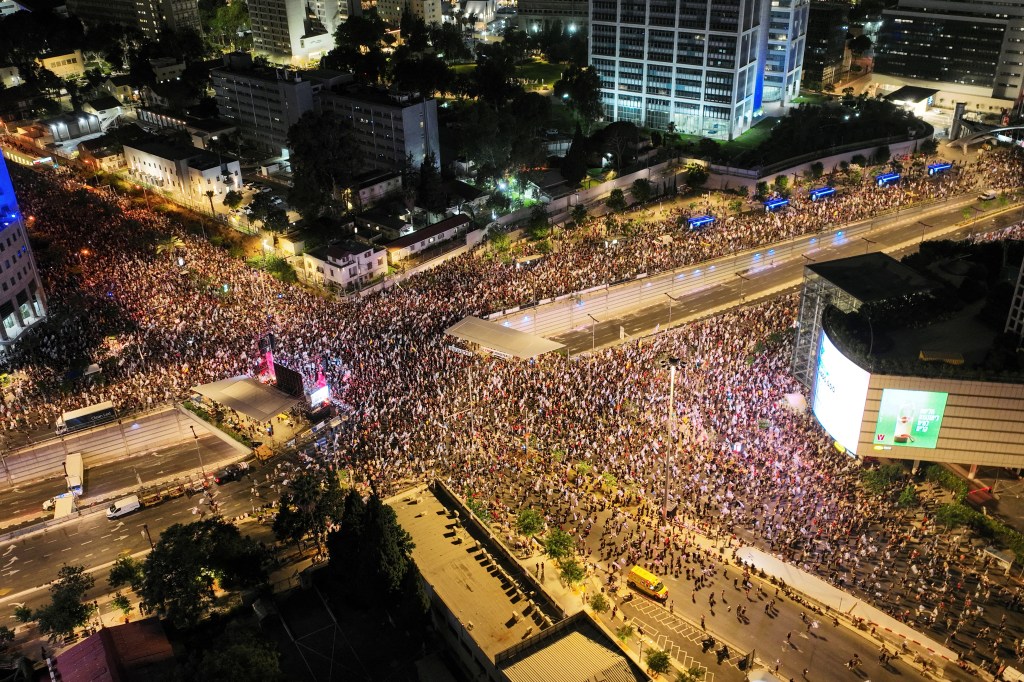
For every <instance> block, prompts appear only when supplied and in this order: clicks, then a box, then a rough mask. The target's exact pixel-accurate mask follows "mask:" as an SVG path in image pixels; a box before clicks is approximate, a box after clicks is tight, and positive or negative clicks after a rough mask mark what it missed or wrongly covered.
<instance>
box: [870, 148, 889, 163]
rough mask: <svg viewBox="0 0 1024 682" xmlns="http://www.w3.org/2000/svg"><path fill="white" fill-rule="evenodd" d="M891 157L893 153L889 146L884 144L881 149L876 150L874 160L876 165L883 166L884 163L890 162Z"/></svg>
mask: <svg viewBox="0 0 1024 682" xmlns="http://www.w3.org/2000/svg"><path fill="white" fill-rule="evenodd" d="M890 156H892V152H890V151H889V145H887V144H883V145H882V146H881V147H879V148H878V149H876V150H875V154H874V157H873V159H872V160H873V161H874V162H875V163H876V164H879V165H881V164H883V163H886V162H887V161H888V160H889V157H890Z"/></svg>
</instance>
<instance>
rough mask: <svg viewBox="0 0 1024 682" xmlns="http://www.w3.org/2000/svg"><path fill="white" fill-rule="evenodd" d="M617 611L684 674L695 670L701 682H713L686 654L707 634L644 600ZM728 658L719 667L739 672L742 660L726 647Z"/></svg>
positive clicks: (701, 665)
mask: <svg viewBox="0 0 1024 682" xmlns="http://www.w3.org/2000/svg"><path fill="white" fill-rule="evenodd" d="M620 608H621V610H622V613H623V614H624V615H627V616H629V617H630V619H631V621H632V623H633V624H634V625H635V626H636V627H637V628H639V629H642V630H643V632H644V635H645V636H646V637H649V638H650V639H652V640H653V641H654V643H655V644H656V645H657V647H658V648H659V649H662V650H664V651H668V652H669V654H670V655H671V656H672V658H674V659H675V660H676V661H678V662H679V664H680V665H681V667H682V668H683V669H684V670H689V669H690V668H693V667H696V668H699V669H700V671H701V672H702V673H703V674H704V678H703V679H704V680H705V682H714V680H715V672H714V671H713V670H709V669H708V667H707V665H705V664H704V663H703V662H701V661H700V660H698V659H696V658H694V657H693V656H692V655H691V654H690V653H689V651H692V650H694V649H696V650H700V648H701V641H702V640H703V639H704V638H705V637H707V636H708V634H709V633H707V632H705V631H703V630H701V629H700V627H698V626H696V625H693V624H691V623H690V622H689V621H687V620H686V619H684V618H682V617H681V616H678V615H676V614H674V613H670V612H669V611H668V609H666V608H665V607H664V606H661V605H660V604H655V603H654V602H651V601H647V600H644V599H640V600H634V601H632V602H626V603H623V604H622V605H621V607H620ZM712 636H713V635H712ZM716 640H717V638H716ZM718 646H721V642H719V643H718V644H717V645H716V649H717V648H718ZM729 654H730V655H729V658H728V659H727V660H725V661H723V662H722V664H723V665H728V666H729V667H730V668H734V669H735V670H736V671H737V672H739V671H740V667H739V666H740V663H741V662H742V661H743V660H744V659H745V658H746V656H744V655H742V654H740V652H738V651H733V650H732V647H730V651H729ZM707 656H708V657H711V658H714V656H715V653H714V651H709V652H708V654H707ZM725 677H727V678H728V679H733V678H736V679H740V678H738V677H736V676H733V675H727V676H725Z"/></svg>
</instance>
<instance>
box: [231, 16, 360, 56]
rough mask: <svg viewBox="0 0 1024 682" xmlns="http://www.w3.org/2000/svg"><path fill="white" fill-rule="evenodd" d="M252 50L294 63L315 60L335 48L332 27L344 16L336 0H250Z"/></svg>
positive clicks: (342, 19) (334, 27) (333, 28)
mask: <svg viewBox="0 0 1024 682" xmlns="http://www.w3.org/2000/svg"><path fill="white" fill-rule="evenodd" d="M247 4H248V6H249V25H250V26H251V28H252V43H253V51H254V52H255V53H256V54H261V55H264V56H267V57H269V58H270V59H272V60H275V61H281V62H286V63H287V62H291V63H292V64H295V65H301V64H305V63H307V62H313V61H318V60H319V59H320V58H321V57H323V56H324V55H325V54H327V53H328V52H330V51H331V50H332V49H334V30H335V29H336V28H337V27H338V24H339V23H342V22H343V21H344V20H345V16H347V14H345V13H343V11H342V10H343V9H344V7H347V4H346V3H345V2H342V3H341V6H339V2H338V0H249V1H248V3H247Z"/></svg>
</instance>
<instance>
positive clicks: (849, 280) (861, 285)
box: [807, 253, 935, 303]
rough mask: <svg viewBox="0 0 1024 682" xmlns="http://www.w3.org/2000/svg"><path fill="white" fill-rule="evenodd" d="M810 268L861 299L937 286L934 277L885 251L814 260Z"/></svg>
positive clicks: (883, 297)
mask: <svg viewBox="0 0 1024 682" xmlns="http://www.w3.org/2000/svg"><path fill="white" fill-rule="evenodd" d="M807 269H808V270H810V271H811V272H813V273H814V274H816V275H818V276H820V277H823V278H824V279H827V280H828V281H829V282H831V283H832V284H834V285H835V286H837V287H839V288H840V289H842V290H843V291H845V292H846V293H848V294H849V295H850V296H853V297H854V298H855V299H857V300H858V301H860V302H861V303H873V302H877V301H884V300H886V299H891V298H900V297H903V296H910V295H913V294H921V293H924V292H926V291H931V290H932V289H934V288H935V284H934V283H933V282H932V281H931V280H929V279H926V278H925V277H922V276H921V275H919V274H918V273H917V272H916V271H915V270H913V269H912V268H908V267H907V266H906V265H903V264H902V263H900V262H899V261H898V260H896V259H895V258H893V257H891V256H887V255H885V254H884V253H866V254H863V255H860V256H853V257H851V258H839V259H837V260H830V261H825V262H823V263H811V264H810V265H808V266H807Z"/></svg>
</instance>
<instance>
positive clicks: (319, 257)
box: [302, 240, 388, 289]
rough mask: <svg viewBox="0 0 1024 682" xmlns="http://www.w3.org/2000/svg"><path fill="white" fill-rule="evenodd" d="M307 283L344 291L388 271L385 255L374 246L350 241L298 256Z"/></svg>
mask: <svg viewBox="0 0 1024 682" xmlns="http://www.w3.org/2000/svg"><path fill="white" fill-rule="evenodd" d="M302 260H303V266H304V267H303V269H302V271H303V273H304V275H303V276H304V279H305V280H306V281H307V282H311V283H314V284H319V285H321V286H326V287H330V288H332V289H338V288H340V289H347V288H349V287H352V286H362V285H365V284H368V283H369V282H372V281H373V280H375V279H377V278H378V277H383V276H384V275H386V274H387V271H388V257H387V252H386V251H385V250H384V249H382V248H380V247H379V246H376V245H374V244H370V243H365V242H359V241H354V240H349V241H344V242H340V243H338V244H332V245H331V246H327V247H324V248H321V249H314V250H313V251H307V252H305V253H303V254H302Z"/></svg>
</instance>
